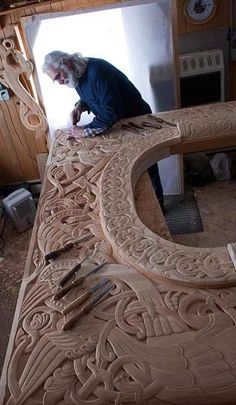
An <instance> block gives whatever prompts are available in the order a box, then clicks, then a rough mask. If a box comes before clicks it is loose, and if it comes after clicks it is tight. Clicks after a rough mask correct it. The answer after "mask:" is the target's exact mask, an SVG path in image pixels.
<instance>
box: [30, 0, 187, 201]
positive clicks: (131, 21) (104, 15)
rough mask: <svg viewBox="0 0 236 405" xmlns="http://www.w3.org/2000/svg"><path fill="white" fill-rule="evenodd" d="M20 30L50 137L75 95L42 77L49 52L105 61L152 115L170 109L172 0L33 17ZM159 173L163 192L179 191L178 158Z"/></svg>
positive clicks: (172, 86) (163, 165)
mask: <svg viewBox="0 0 236 405" xmlns="http://www.w3.org/2000/svg"><path fill="white" fill-rule="evenodd" d="M25 30H26V35H27V38H28V43H29V47H30V51H31V53H32V55H33V59H34V61H35V65H36V69H37V74H38V79H39V84H40V89H41V93H42V99H43V103H44V106H45V109H46V115H47V118H48V122H49V127H50V134H51V136H53V133H54V132H55V130H56V129H58V128H63V127H64V128H65V127H68V126H71V122H70V112H71V111H72V109H73V106H74V104H75V102H76V101H78V95H77V93H76V92H75V91H73V90H72V89H69V88H66V87H65V86H59V85H56V84H53V83H52V82H51V81H50V79H49V78H48V77H47V76H46V75H45V74H43V73H42V65H43V60H44V56H45V55H46V54H47V53H48V52H50V51H53V50H62V51H65V52H68V53H74V52H81V53H82V55H83V56H87V57H89V56H90V57H91V56H93V57H99V58H103V59H106V60H108V61H109V62H111V63H112V64H114V65H115V66H116V67H118V68H119V69H120V70H121V71H123V72H124V73H125V74H126V75H127V76H128V78H129V79H130V80H131V81H132V82H133V83H134V85H135V86H136V87H137V88H138V90H139V91H140V92H141V94H142V97H143V98H144V99H145V100H146V101H147V102H148V103H149V104H150V106H151V109H152V111H153V112H161V111H167V110H173V109H175V106H176V100H175V69H174V57H173V41H172V19H171V0H157V1H155V2H146V3H142V4H137V3H132V2H129V3H122V5H121V4H119V5H112V7H109V8H106V9H103V10H101V9H100V10H94V9H93V10H91V9H89V10H78V11H76V12H74V13H73V15H71V14H67V15H65V14H63V15H61V14H60V15H58V14H55V15H54V14H50V15H46V16H45V15H41V16H38V15H37V16H34V18H32V19H31V21H30V22H29V23H28V24H27V25H26V27H25ZM36 32H37V34H36ZM91 119H92V117H91V114H90V115H89V117H88V116H86V115H84V116H83V121H81V123H82V124H85V123H87V122H89V121H90V120H91ZM168 172H169V173H170V175H169V176H167V175H166V174H167V173H168ZM173 173H174V175H173ZM160 175H161V178H162V183H163V186H164V192H165V193H167V194H168V193H172V194H178V193H179V192H180V181H179V164H178V158H176V157H175V156H172V157H170V158H168V159H165V160H163V161H161V162H160Z"/></svg>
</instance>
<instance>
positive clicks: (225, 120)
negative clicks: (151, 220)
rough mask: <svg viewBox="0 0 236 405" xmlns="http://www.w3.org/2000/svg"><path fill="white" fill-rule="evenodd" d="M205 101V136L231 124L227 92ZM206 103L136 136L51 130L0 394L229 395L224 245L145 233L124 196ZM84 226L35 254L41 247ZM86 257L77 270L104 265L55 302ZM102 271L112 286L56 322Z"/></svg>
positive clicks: (154, 399) (233, 319) (220, 399)
mask: <svg viewBox="0 0 236 405" xmlns="http://www.w3.org/2000/svg"><path fill="white" fill-rule="evenodd" d="M214 108H215V109H216V110H217V109H218V115H217V117H216V124H215V122H214V124H215V126H214V131H216V132H215V136H217V134H221V136H224V135H222V134H223V132H224V128H230V130H231V129H232V130H233V131H234V121H232V122H231V118H232V116H231V114H230V111H231V109H234V108H236V103H235V104H234V103H230V104H229V103H226V104H223V105H215V106H214ZM206 111H207V113H206ZM209 111H210V106H209V107H203V108H202V110H201V109H199V108H196V109H186V110H180V111H177V112H173V113H172V112H171V113H168V115H167V114H162V117H165V118H166V117H167V116H168V117H169V120H172V121H173V122H176V120H178V126H177V127H176V128H171V127H169V126H166V125H164V126H163V128H162V129H161V130H151V131H147V132H146V135H145V136H144V135H142V134H138V135H136V134H133V133H130V132H126V131H123V130H121V127H120V124H119V123H118V124H117V125H116V127H114V128H113V129H112V130H111V131H110V133H109V134H107V135H104V136H101V137H96V138H93V139H82V140H70V139H68V135H69V134H67V133H66V132H64V131H58V132H57V137H56V140H55V143H54V145H53V147H52V150H51V155H50V164H49V167H48V169H47V177H46V179H45V184H44V191H43V193H42V195H41V198H40V204H39V208H38V215H37V220H36V223H35V227H34V231H33V237H32V241H31V248H30V250H31V251H32V254H30V255H29V259H28V264H27V266H26V272H25V277H24V281H23V285H22V288H21V292H20V297H19V302H18V305H17V311H16V318H15V322H14V326H13V330H12V334H11V341H10V344H9V349H8V354H7V357H6V364H5V368H4V373H3V376H2V380H1V391H0V403H1V404H7V405H21V404H24V405H33V404H38V405H41V404H43V405H54V404H55V405H66V404H69V405H75V404H76V405H77V404H82V405H89V404H90V405H91V404H101V405H103V404H116V405H118V404H148V405H154V404H160V405H164V404H165V405H172V404H179V405H185V404H186V405H189V404H191V405H199V404H200V405H201V404H202V405H208V404H209V405H212V404H222V405H223V404H235V395H236V368H235V364H236V349H235V340H236V326H235V324H236V274H235V268H234V264H233V261H232V260H231V257H230V255H229V252H228V250H227V247H222V248H215V249H210V248H208V249H196V248H187V247H185V246H180V245H177V244H175V243H173V242H171V241H168V240H166V239H163V238H161V237H160V236H159V235H155V234H153V233H152V232H151V231H150V230H148V229H147V228H146V227H145V226H144V224H142V222H141V221H140V219H139V218H138V217H137V213H136V210H135V203H134V197H133V195H134V193H133V190H134V187H135V184H136V182H137V179H138V178H139V177H140V175H141V174H142V173H143V172H144V171H145V169H146V168H147V167H148V166H149V165H151V164H152V163H153V162H154V161H155V159H160V158H162V157H166V156H168V153H169V146H170V145H173V144H178V143H180V142H181V135H182V133H181V131H183V134H184V137H185V138H186V137H188V130H187V127H188V125H189V128H190V129H189V130H190V132H189V136H191V137H192V138H193V139H195V136H194V131H192V132H191V128H192V124H191V123H194V128H196V130H197V128H198V126H197V117H198V119H199V124H201V125H202V117H205V114H208V115H207V116H208V117H209V119H210V118H211V114H210V112H209ZM227 112H229V114H228V113H227ZM181 113H182V115H181ZM186 114H187V116H188V117H189V120H188V121H187V120H186ZM176 117H178V118H176ZM191 117H192V119H191ZM135 120H136V122H137V123H138V122H140V121H141V120H142V117H141V118H140V117H138V118H136V119H135ZM207 121H208V120H207ZM207 121H206V126H207V127H208V128H209V131H210V132H209V133H210V137H211V136H212V134H211V130H210V128H211V126H209V122H207ZM190 124H191V125H190ZM203 126H204V125H203ZM206 132H207V131H205V132H204V128H203V132H202V134H204V136H207V135H205V133H206ZM231 134H232V135H233V134H235V132H232V133H231ZM200 136H201V135H200V134H199V135H198V137H200ZM83 237H86V240H84V241H83V242H81V243H80V244H79V243H77V244H76V243H75V245H74V247H73V248H72V249H71V250H68V251H66V252H63V253H62V254H61V255H60V256H58V257H56V258H54V259H52V260H51V261H49V262H47V261H46V260H45V255H46V254H47V253H49V252H51V251H53V250H55V249H58V248H60V247H62V246H63V245H65V244H66V243H68V242H76V241H78V239H80V240H81V238H83ZM84 258H87V259H86V260H85V262H84V263H83V264H82V268H81V270H80V271H79V273H78V274H79V275H82V274H86V273H87V272H88V271H89V270H91V269H92V268H93V267H94V265H96V264H98V263H105V262H106V263H107V264H106V265H105V266H104V267H103V268H102V269H101V270H100V271H99V272H97V273H96V274H95V275H92V276H90V277H88V278H87V279H86V281H85V283H84V285H83V286H82V290H81V287H76V288H74V289H73V290H71V291H70V292H69V293H68V294H67V295H66V296H64V297H63V298H61V299H60V300H59V301H55V299H54V294H55V293H56V292H57V291H58V283H59V281H60V280H61V279H62V278H63V277H64V275H65V274H67V272H68V271H69V270H70V269H72V268H73V266H74V265H75V264H77V263H78V262H79V261H81V260H83V259H84ZM104 276H106V277H108V278H109V279H110V280H112V282H113V284H114V289H113V290H111V291H110V292H108V293H107V295H106V297H105V299H104V300H103V301H101V302H98V303H97V305H95V306H94V307H93V308H92V310H91V311H90V312H89V313H88V314H86V315H84V316H83V317H82V318H81V319H80V320H79V321H78V322H77V323H76V324H75V326H74V327H73V328H71V330H68V331H63V330H62V326H63V324H64V322H65V321H66V320H68V319H69V318H70V317H71V314H68V315H66V316H64V315H63V310H64V309H65V307H66V306H67V305H68V304H69V303H70V302H71V301H72V300H73V299H75V298H76V297H77V296H78V294H79V293H80V292H81V291H84V287H92V286H94V284H95V283H96V282H97V281H99V280H101V278H103V277H104ZM74 312H75V313H76V310H75V311H74ZM226 343H227V344H226Z"/></svg>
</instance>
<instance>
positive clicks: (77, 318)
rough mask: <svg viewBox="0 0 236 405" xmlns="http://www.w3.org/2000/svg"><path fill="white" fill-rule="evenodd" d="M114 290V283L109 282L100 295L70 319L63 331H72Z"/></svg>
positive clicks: (89, 301) (90, 300)
mask: <svg viewBox="0 0 236 405" xmlns="http://www.w3.org/2000/svg"><path fill="white" fill-rule="evenodd" d="M112 288H113V283H112V282H111V281H109V282H107V284H105V286H104V288H102V289H101V291H99V293H98V294H96V295H95V296H94V297H92V298H91V299H89V300H88V301H87V303H86V304H84V305H83V306H82V307H80V309H79V311H78V312H77V314H76V315H74V316H73V317H72V318H70V319H68V321H66V322H65V323H64V325H63V326H62V329H63V330H64V331H67V330H68V329H70V328H71V327H72V326H73V325H74V324H75V323H76V322H77V321H78V320H79V319H80V318H81V317H82V316H83V315H84V314H87V313H89V312H90V311H91V309H92V308H93V306H94V305H95V304H96V303H97V302H98V301H99V302H101V301H102V297H104V295H105V294H107V292H108V291H110V290H111V289H112Z"/></svg>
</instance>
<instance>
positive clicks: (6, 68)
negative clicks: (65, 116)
mask: <svg viewBox="0 0 236 405" xmlns="http://www.w3.org/2000/svg"><path fill="white" fill-rule="evenodd" d="M0 58H1V62H2V66H3V69H2V71H1V72H0V82H1V83H2V84H3V85H4V86H6V87H9V88H10V89H11V90H12V91H13V92H14V93H15V94H16V95H17V96H18V97H19V101H20V118H21V121H22V123H23V124H24V126H25V127H26V128H28V129H30V130H31V131H35V132H36V137H40V136H45V134H46V131H47V120H46V117H45V115H44V113H43V110H42V109H41V107H40V106H39V105H38V103H37V102H36V101H35V99H34V98H33V97H32V96H31V95H30V93H29V92H28V90H27V89H26V88H25V87H24V86H23V84H22V80H20V77H21V76H22V74H23V73H25V74H26V77H27V78H29V77H30V76H31V74H32V71H33V65H32V63H31V62H30V61H28V60H26V59H25V58H24V56H23V54H22V53H21V52H19V51H17V50H16V49H15V45H14V42H13V41H12V40H11V39H5V40H4V41H2V45H0Z"/></svg>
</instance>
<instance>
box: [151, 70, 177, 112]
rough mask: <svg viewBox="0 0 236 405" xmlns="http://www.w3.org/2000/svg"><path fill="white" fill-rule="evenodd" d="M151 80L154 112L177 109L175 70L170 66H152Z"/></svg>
mask: <svg viewBox="0 0 236 405" xmlns="http://www.w3.org/2000/svg"><path fill="white" fill-rule="evenodd" d="M149 78H150V84H151V89H152V92H153V101H154V105H155V109H154V111H168V110H174V109H175V98H174V94H175V89H174V81H173V68H172V66H170V65H169V64H168V65H164V64H163V65H160V66H150V68H149Z"/></svg>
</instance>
